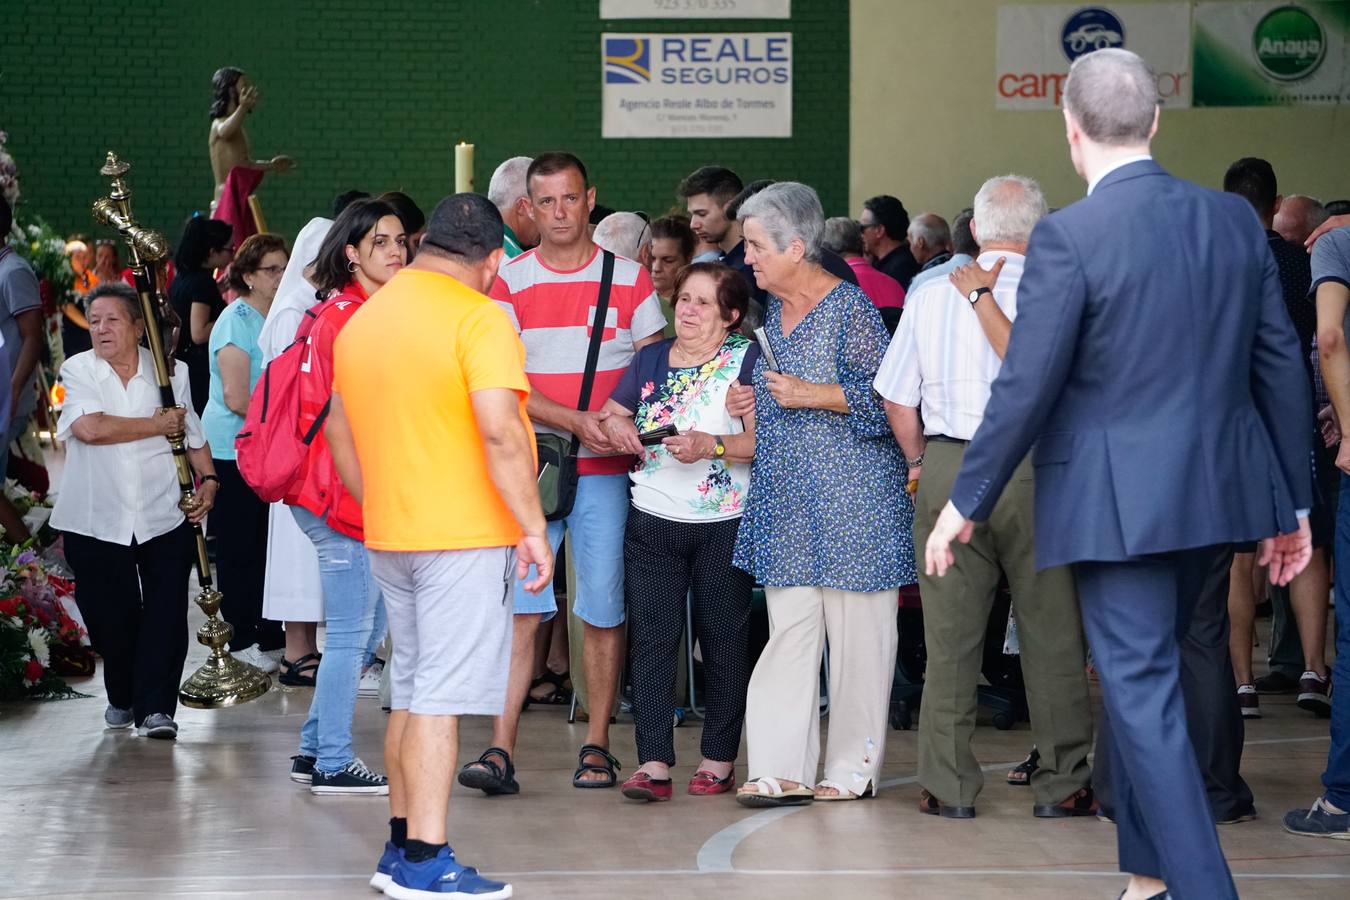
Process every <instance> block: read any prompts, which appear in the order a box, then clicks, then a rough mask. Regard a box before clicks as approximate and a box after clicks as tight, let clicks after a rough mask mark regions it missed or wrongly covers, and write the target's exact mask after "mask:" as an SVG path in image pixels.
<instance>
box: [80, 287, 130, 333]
mask: <svg viewBox="0 0 1350 900" xmlns="http://www.w3.org/2000/svg"><path fill="white" fill-rule="evenodd" d="M104 297H113V298H116V299H118V300H121V301H122V305H123V306H124V307H126V311H127V318H129V319H131V321H132V322H133V323H135V322H142V321H144V320H145V314H144V313H143V312H142V311H141V298H140V296H139V295H137V293H136V291H135V289H134V288H133V287H132V286H131V285H129V284H127V283H126V282H125V281H104V282H100V283H99V284H97V285H95V287H94V289H93V290H92V291H90V292H89V294H88V296H86V297H85V298H84V308H85V309H91V308H93V305H94V301H95V300H101V299H103V298H104Z"/></svg>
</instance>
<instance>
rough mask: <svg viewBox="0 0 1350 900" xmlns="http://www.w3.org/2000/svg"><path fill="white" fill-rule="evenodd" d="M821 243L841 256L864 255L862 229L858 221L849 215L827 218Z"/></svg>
mask: <svg viewBox="0 0 1350 900" xmlns="http://www.w3.org/2000/svg"><path fill="white" fill-rule="evenodd" d="M820 245H821V246H822V247H824V248H825V249H826V250H829V251H831V252H832V253H838V254H839V255H840V256H862V255H863V238H862V229H861V228H859V227H858V223H857V222H855V221H853V220H852V219H850V218H848V217H847V216H834V217H833V218H829V219H826V220H825V233H824V234H823V235H822V236H821V238H820Z"/></svg>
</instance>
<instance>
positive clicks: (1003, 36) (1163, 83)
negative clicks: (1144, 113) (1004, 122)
mask: <svg viewBox="0 0 1350 900" xmlns="http://www.w3.org/2000/svg"><path fill="white" fill-rule="evenodd" d="M1107 47H1123V48H1125V49H1126V50H1131V51H1133V52H1135V53H1138V54H1139V55H1140V56H1142V57H1143V58H1144V59H1145V60H1147V61H1148V64H1149V66H1150V67H1151V68H1152V69H1153V71H1154V73H1156V75H1157V78H1158V96H1159V97H1161V98H1162V100H1163V104H1164V105H1165V106H1167V107H1171V108H1174V109H1176V108H1181V107H1187V106H1190V105H1191V4H1189V3H1113V4H1111V5H1110V6H1105V5H1103V6H1082V5H1079V4H1076V3H1065V4H1058V3H1057V4H1046V5H1043V4H1036V5H1016V6H1000V7H999V8H998V55H997V66H998V68H997V71H996V72H995V74H994V79H995V80H994V97H995V105H996V107H997V108H998V109H1054V108H1056V107H1057V106H1059V105H1060V103H1061V101H1062V100H1063V93H1064V79H1065V78H1066V77H1067V76H1068V73H1069V66H1070V64H1071V63H1072V62H1073V61H1074V60H1075V59H1077V58H1078V57H1080V56H1082V55H1083V54H1085V53H1091V52H1092V51H1094V50H1102V49H1105V48H1107Z"/></svg>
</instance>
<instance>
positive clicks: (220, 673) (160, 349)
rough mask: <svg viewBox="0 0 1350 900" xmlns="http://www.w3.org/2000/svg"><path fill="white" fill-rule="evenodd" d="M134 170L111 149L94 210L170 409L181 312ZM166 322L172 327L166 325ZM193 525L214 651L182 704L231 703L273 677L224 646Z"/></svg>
mask: <svg viewBox="0 0 1350 900" xmlns="http://www.w3.org/2000/svg"><path fill="white" fill-rule="evenodd" d="M130 170H131V166H130V165H129V164H127V163H125V162H123V161H122V160H120V159H118V158H117V154H115V153H113V152H112V151H109V152H108V160H107V162H105V163H104V164H103V168H101V169H99V174H100V175H105V176H107V177H109V178H111V179H112V192H111V193H110V194H108V196H107V197H104V198H102V199H100V200H97V201H95V202H94V207H93V214H94V219H95V220H96V221H98V222H99V223H100V224H102V225H111V226H112V227H114V228H116V229H117V231H118V233H120V234H121V235H122V239H123V240H124V241H125V242H126V245H127V251H128V253H129V254H130V257H131V270H132V272H133V273H134V274H135V277H136V293H137V294H139V295H140V300H141V312H142V314H143V315H144V317H145V323H146V329H145V335H146V338H147V340H149V342H150V356H151V358H153V359H154V362H155V382H156V383H157V384H158V385H159V397H160V404H161V405H162V406H163V407H164V408H166V409H172V408H174V407H175V406H176V405H177V402H176V400H175V398H174V396H173V387H172V385H171V384H170V382H169V371H170V365H171V363H170V360H169V354H170V353H171V352H173V347H172V346H166V344H168V343H171V341H172V337H170V338H169V339H168V340H166V334H167V335H172V333H174V331H175V329H174V328H173V327H172V326H173V324H174V323H175V320H176V318H177V317H176V316H174V314H173V311H172V309H170V307H169V306H168V303H167V301H166V300H165V297H164V292H163V290H162V286H161V285H160V284H159V283H158V274H157V272H156V266H155V264H156V263H158V262H159V261H160V260H162V259H164V258H165V257H166V256H168V254H169V246H168V244H167V243H166V242H165V240H164V235H162V234H160V233H159V232H158V231H154V230H152V229H149V228H142V227H141V226H140V225H138V224H137V223H136V219H135V217H133V216H132V214H131V189H130V188H129V187H127V183H126V180H125V179H124V178H123V177H122V176H124V175H126V174H127V172H129V171H130ZM166 324H168V325H169V326H170V327H168V328H165V327H164V326H165V325H166ZM168 441H169V446H170V447H171V448H172V449H173V463H174V468H175V469H176V470H177V472H178V490H179V492H180V493H181V494H182V496H181V498H180V499H179V501H178V505H179V507H180V508H181V509H183V510H185V511H186V510H190V509H191V508H192V506H193V505H194V504H195V488H194V485H193V481H192V469H191V468H190V467H189V466H188V458H187V446H186V435H183V434H175V435H170V436H169V438H168ZM192 530H193V532H194V533H195V535H196V539H197V582H198V584H200V585H201V592H200V593H199V594H198V595H197V597H196V603H197V605H198V606H199V607H201V610H202V612H204V613H206V621H205V622H204V623H202V627H201V628H199V629H197V642H198V643H200V644H204V645H206V646H207V647H209V648H210V649H211V655H210V656H208V657H207V660H206V662H204V663H202V666H201V668H199V669H198V670H197V671H195V672H193V673H192V674H191V675H190V676H189V677H188V679H187V681H184V682H183V685H182V687H181V688H179V692H178V697H179V699H180V700H182V701H183V705H184V706H191V707H194V708H196V709H214V708H217V707H222V706H233V705H235V704H236V703H244V702H247V701H249V700H253V699H255V698H257V697H261V696H262V695H263V694H265V693H266V692H267V689H268V688H269V687H271V685H272V681H271V679H270V678H268V677H267V675H266V674H264V673H263V672H262V671H261V670H259V669H257V668H255V667H254V666H251V665H249V664H247V663H243V662H240V661H239V660H237V659H235V658H234V657H233V656H231V655H230V654H228V653H226V652H225V645H226V644H227V643H228V642H229V640H230V637H231V635H232V634H233V631H234V629H232V628H231V627H230V625H229V623H228V622H225V621H222V620H221V619H220V617H219V616H218V615H217V613H218V612H219V611H220V601H221V599H222V597H221V593H220V591H217V590H215V589H214V588H213V587H212V580H211V566H210V563H209V561H208V560H207V558H206V538H205V537H204V536H203V535H202V527H201V525H199V524H193V526H192Z"/></svg>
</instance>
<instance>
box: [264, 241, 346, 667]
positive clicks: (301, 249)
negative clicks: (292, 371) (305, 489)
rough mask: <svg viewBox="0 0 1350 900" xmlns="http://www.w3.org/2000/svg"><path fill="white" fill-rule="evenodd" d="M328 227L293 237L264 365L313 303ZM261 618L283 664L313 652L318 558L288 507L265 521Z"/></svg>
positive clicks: (319, 609)
mask: <svg viewBox="0 0 1350 900" xmlns="http://www.w3.org/2000/svg"><path fill="white" fill-rule="evenodd" d="M332 225H333V220H332V219H324V218H315V219H310V220H309V224H307V225H306V226H305V227H304V228H302V229H300V233H299V234H298V235H296V238H295V246H294V249H293V250H292V251H291V258H290V261H289V262H287V263H286V271H285V273H284V274H282V276H281V284H280V285H278V286H277V295H276V299H275V300H274V301H273V302H272V309H271V310H270V311H269V312H268V314H267V321H266V323H265V324H264V325H263V330H262V334H261V335H260V336H259V338H258V346H259V347H261V348H262V352H263V362H264V364H266V363H268V362H271V361H272V359H273V358H274V357H276V356H277V355H278V354H280V353H281V351H283V350H285V349H286V348H287V347H288V346H290V345H291V343H292V342H293V341H294V340H295V331H296V329H297V328H299V327H300V320H301V319H302V318H303V317H304V313H305V310H307V309H309V308H310V307H311V306H313V305H314V304H315V303H317V302H318V300H317V298H316V297H315V295H314V285H312V284H310V283H309V280H308V278H307V276H308V275H309V265H310V263H312V262H313V261H314V258H315V257H316V256H317V255H318V252H319V245H320V244H321V243H323V239H324V237H325V236H326V235H327V234H328V229H329V228H330V227H332ZM263 617H264V618H268V619H272V620H274V621H281V622H285V623H286V658H287V659H290V660H296V659H300V658H301V657H303V656H306V655H308V654H310V653H315V652H316V651H317V649H318V647H317V641H316V632H317V630H318V624H317V623H319V622H322V621H323V587H322V585H321V584H320V582H319V557H318V554H317V553H316V552H315V550H314V544H312V543H311V542H310V540H309V538H308V537H307V536H306V535H305V533H304V532H303V531H301V530H300V526H298V525H296V524H295V517H294V516H292V515H291V510H290V507H288V506H287V505H286V504H285V503H279V502H278V503H273V504H272V508H271V511H270V513H269V516H268V531H267V574H266V580H265V582H264V585H263Z"/></svg>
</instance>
